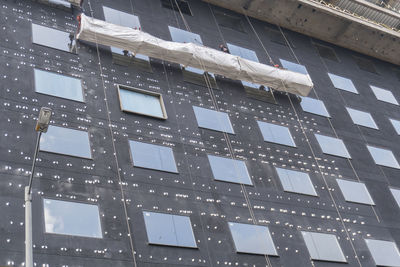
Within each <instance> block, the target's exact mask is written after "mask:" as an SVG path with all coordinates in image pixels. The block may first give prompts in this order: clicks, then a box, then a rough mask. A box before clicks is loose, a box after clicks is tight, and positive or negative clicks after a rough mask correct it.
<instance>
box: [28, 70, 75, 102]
mask: <svg viewBox="0 0 400 267" xmlns="http://www.w3.org/2000/svg"><path fill="white" fill-rule="evenodd" d="M34 74H35V91H36V92H38V93H42V94H46V95H51V96H57V97H61V98H65V99H70V100H75V101H80V102H83V92H82V81H81V80H80V79H77V78H73V77H69V76H64V75H61V74H57V73H52V72H48V71H43V70H39V69H34Z"/></svg>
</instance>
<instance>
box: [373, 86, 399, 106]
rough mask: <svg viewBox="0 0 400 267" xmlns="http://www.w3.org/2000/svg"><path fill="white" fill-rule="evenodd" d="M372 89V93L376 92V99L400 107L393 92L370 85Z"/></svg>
mask: <svg viewBox="0 0 400 267" xmlns="http://www.w3.org/2000/svg"><path fill="white" fill-rule="evenodd" d="M370 87H371V89H372V92H374V94H375V97H376V99H378V100H380V101H383V102H386V103H390V104H394V105H399V102H397V100H396V98H395V97H394V95H393V94H392V92H390V91H389V90H386V89H383V88H379V87H376V86H372V85H370Z"/></svg>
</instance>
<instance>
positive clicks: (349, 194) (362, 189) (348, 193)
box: [336, 179, 375, 205]
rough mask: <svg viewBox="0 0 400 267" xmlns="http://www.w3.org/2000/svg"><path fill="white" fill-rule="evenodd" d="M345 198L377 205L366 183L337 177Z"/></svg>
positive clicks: (350, 200)
mask: <svg viewBox="0 0 400 267" xmlns="http://www.w3.org/2000/svg"><path fill="white" fill-rule="evenodd" d="M336 181H337V183H338V185H339V188H340V191H342V194H343V196H344V199H345V200H346V201H349V202H355V203H361V204H369V205H375V203H374V201H373V200H372V197H371V195H370V194H369V192H368V189H367V187H366V186H365V184H364V183H360V182H355V181H349V180H343V179H336Z"/></svg>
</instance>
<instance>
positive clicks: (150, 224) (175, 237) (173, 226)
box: [143, 211, 197, 248]
mask: <svg viewBox="0 0 400 267" xmlns="http://www.w3.org/2000/svg"><path fill="white" fill-rule="evenodd" d="M143 217H144V222H145V225H146V232H147V239H148V240H149V243H150V244H157V245H167V246H179V247H192V248H196V247H197V244H196V241H195V239H194V234H193V229H192V224H191V222H190V218H189V217H187V216H178V215H172V214H165V213H158V212H148V211H144V212H143Z"/></svg>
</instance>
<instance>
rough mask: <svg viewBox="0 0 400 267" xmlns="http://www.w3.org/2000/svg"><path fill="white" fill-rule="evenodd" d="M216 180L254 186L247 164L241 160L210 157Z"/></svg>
mask: <svg viewBox="0 0 400 267" xmlns="http://www.w3.org/2000/svg"><path fill="white" fill-rule="evenodd" d="M208 161H209V162H210V166H211V170H212V173H213V175H214V179H215V180H220V181H225V182H232V183H240V184H247V185H253V182H252V181H251V179H250V176H249V173H248V171H247V167H246V163H244V161H241V160H235V159H229V158H224V157H217V156H212V155H208Z"/></svg>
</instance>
